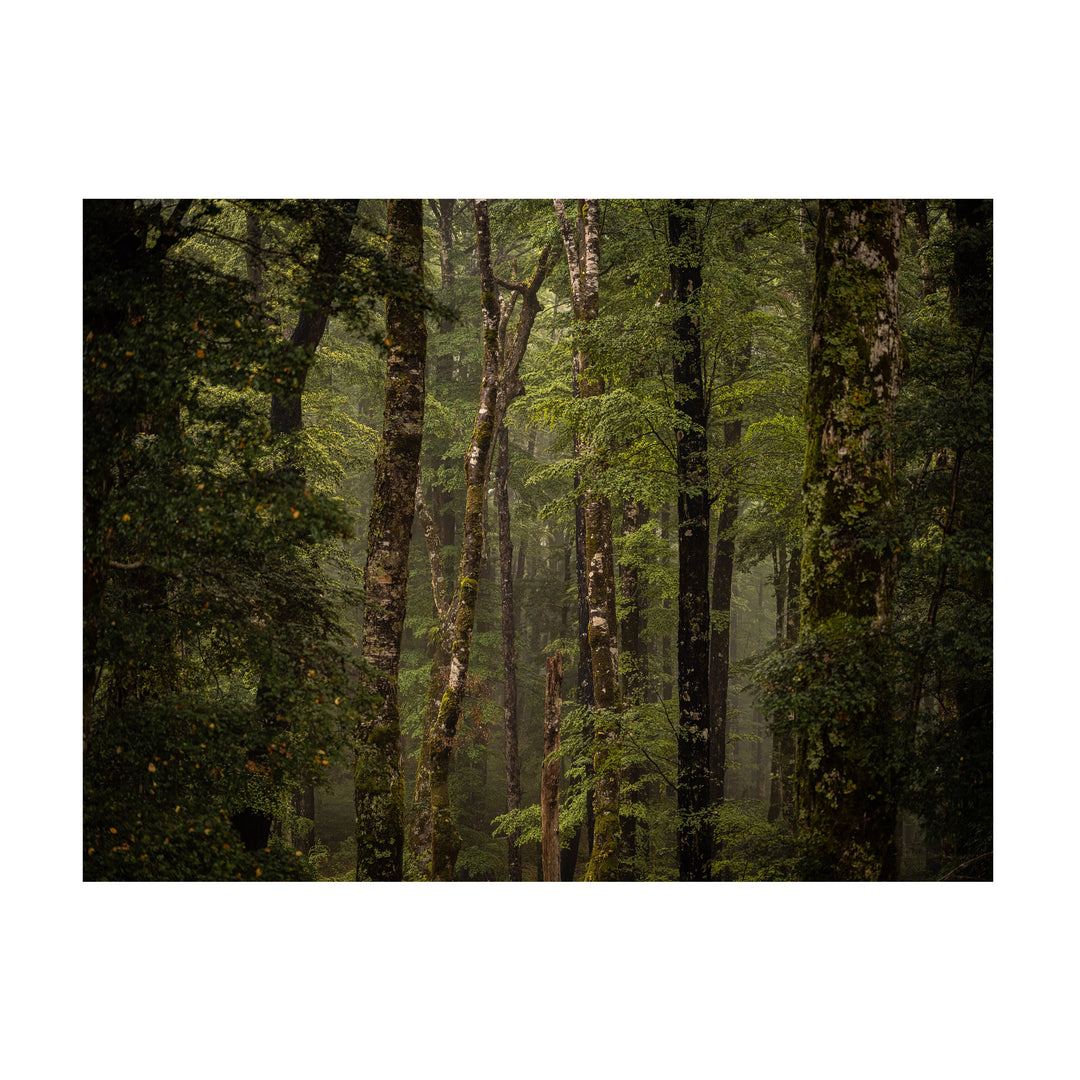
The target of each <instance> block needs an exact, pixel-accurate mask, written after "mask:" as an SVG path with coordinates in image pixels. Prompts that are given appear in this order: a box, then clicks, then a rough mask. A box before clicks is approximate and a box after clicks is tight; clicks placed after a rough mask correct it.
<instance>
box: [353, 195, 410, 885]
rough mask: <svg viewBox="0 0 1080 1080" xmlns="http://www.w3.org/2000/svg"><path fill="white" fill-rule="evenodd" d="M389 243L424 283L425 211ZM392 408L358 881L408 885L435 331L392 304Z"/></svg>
mask: <svg viewBox="0 0 1080 1080" xmlns="http://www.w3.org/2000/svg"><path fill="white" fill-rule="evenodd" d="M386 220H387V236H388V244H389V252H390V256H391V258H392V259H394V260H395V261H396V262H397V263H399V264H400V265H401V266H402V267H403V268H407V269H409V270H411V271H412V272H413V273H415V274H416V275H417V277H418V278H419V279H422V278H423V273H424V229H423V224H424V221H423V204H422V203H421V201H420V200H419V199H389V200H387V204H386ZM386 336H387V341H388V342H389V345H390V355H389V357H388V359H387V365H386V405H385V409H384V413H383V431H382V438H381V440H380V442H379V450H378V453H377V455H376V458H375V479H374V487H373V491H372V502H371V513H370V515H369V517H368V542H367V564H366V567H365V570H364V595H365V603H364V624H363V643H362V649H363V655H364V659H365V661H366V662H367V663H368V664H369V665H370V666H371V667H372V669H373V671H374V676H373V680H372V689H373V690H374V691H375V692H376V693H377V694H378V695H379V697H380V698H381V699H382V703H381V705H380V706H379V711H378V713H377V714H376V715H375V716H374V717H373V718H372V719H371V720H370V721H369V722H367V723H366V724H364V725H363V726H361V727H360V729H359V730H358V731H357V733H356V744H355V750H356V766H355V780H356V785H355V805H356V880H357V881H369V880H370V881H400V880H401V878H402V867H403V857H404V841H405V834H404V812H405V797H404V787H403V780H402V775H401V721H400V717H399V713H398V665H399V662H400V660H401V634H402V628H403V627H404V624H405V605H406V590H407V586H408V570H409V547H410V540H411V537H412V526H413V515H414V509H415V505H414V501H413V500H411V499H408V498H405V499H403V498H401V493H402V492H403V491H406V492H411V491H415V489H416V486H417V478H418V474H419V465H420V446H421V441H422V438H423V429H424V389H425V388H424V374H425V366H426V361H427V325H426V322H425V319H424V315H423V313H422V312H417V311H416V310H415V309H411V308H410V306H408V305H405V304H402V302H401V301H400V300H398V299H396V298H395V297H387V300H386Z"/></svg>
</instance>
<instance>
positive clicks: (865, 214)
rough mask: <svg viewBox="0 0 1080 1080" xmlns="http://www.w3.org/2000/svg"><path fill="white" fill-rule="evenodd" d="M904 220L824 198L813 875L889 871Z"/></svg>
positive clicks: (814, 515) (805, 626) (811, 421)
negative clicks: (888, 646) (890, 656)
mask: <svg viewBox="0 0 1080 1080" xmlns="http://www.w3.org/2000/svg"><path fill="white" fill-rule="evenodd" d="M902 219H903V204H902V203H900V202H898V201H895V200H883V201H869V202H867V201H858V200H851V201H822V203H821V208H820V215H819V224H818V246H817V274H816V282H815V295H814V323H813V331H812V336H811V348H810V377H809V383H808V388H807V397H806V421H807V434H808V438H807V454H806V465H805V471H804V477H803V494H804V507H805V511H804V512H805V526H804V531H803V560H802V622H801V631H800V633H801V636H800V643H801V644H805V645H807V646H808V648H809V650H810V651H809V653H808V657H809V656H810V655H812V656H813V661H812V664H811V667H810V668H808V670H807V671H806V672H805V679H806V681H807V685H808V686H811V687H814V688H816V689H817V690H818V691H820V693H819V694H818V697H819V698H820V700H821V701H822V702H824V705H823V707H820V708H819V707H815V708H813V709H810V708H807V709H804V710H802V712H801V715H797V716H796V731H797V745H796V773H797V777H796V783H797V796H798V805H797V815H798V818H799V822H800V824H801V826H802V828H803V830H804V835H805V836H806V837H807V839H808V841H809V846H810V850H811V851H812V852H813V857H814V859H815V865H816V876H820V877H836V878H840V879H866V878H870V879H878V878H887V877H890V876H892V875H893V874H894V873H895V866H894V851H893V831H894V825H895V819H896V800H895V795H894V788H895V779H894V777H893V776H892V773H891V767H890V764H889V732H890V716H889V709H890V693H889V683H888V678H887V656H886V654H885V651H884V650H885V646H884V644H883V642H884V637H883V631H885V630H886V629H887V627H888V623H889V619H890V615H891V609H892V592H893V583H894V580H895V572H896V568H895V548H896V542H895V540H894V533H895V527H894V524H893V522H892V520H891V514H892V494H893V488H892V485H893V475H892V474H893V458H892V451H891V448H890V442H889V440H890V435H891V432H890V425H891V422H892V414H893V404H894V402H895V399H896V395H897V393H898V390H899V384H900V375H901V368H902V362H903V357H902V349H901V344H900V336H899V304H898V284H897V268H898V264H899V244H900V225H901V222H902ZM825 687H828V690H826V689H825ZM834 691H835V692H834ZM830 699H831V700H830ZM815 700H817V698H815Z"/></svg>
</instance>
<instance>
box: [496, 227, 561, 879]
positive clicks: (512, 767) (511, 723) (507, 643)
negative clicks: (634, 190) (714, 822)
mask: <svg viewBox="0 0 1080 1080" xmlns="http://www.w3.org/2000/svg"><path fill="white" fill-rule="evenodd" d="M553 266H554V260H553V259H552V257H551V249H550V247H545V248H544V249H543V251H541V253H540V258H539V259H538V260H537V264H536V272H535V273H534V274H533V277H532V279H531V280H530V281H529V282H528V283H527V284H524V285H523V284H520V283H517V282H509V281H499V284H501V285H505V286H506V287H507V288H509V289H512V290H514V293H515V296H518V295H520V296H521V297H522V300H523V302H522V307H521V314H520V315H519V317H518V323H517V328H516V332H515V335H514V341H513V342H512V343H511V345H510V348H509V349H505V348H500V350H499V351H500V355H504V360H503V363H502V365H501V370H500V372H499V389H498V394H497V395H496V414H497V422H498V460H497V464H496V467H495V504H496V508H497V512H498V519H499V577H500V583H501V607H502V639H503V690H504V694H503V727H504V729H505V733H506V807H507V810H517V809H518V808H519V807H520V805H521V766H520V763H519V760H518V720H517V659H516V656H515V632H516V627H515V619H514V574H513V563H514V550H513V543H512V540H511V536H510V495H509V490H508V482H509V478H510V433H509V431H508V430H507V427H506V414H507V411H508V410H509V408H510V404H511V402H512V401H513V400H514V398H515V397H517V395H518V394H519V393H520V392H521V391H522V390H523V389H524V385H523V383H522V381H521V379H520V377H519V376H518V368H519V366H520V364H521V361H522V360H523V359H524V357H525V349H526V348H527V347H528V343H529V336H530V334H531V333H532V327H533V323H534V322H535V321H536V316H537V315H538V314H539V312H540V301H539V300H538V298H537V294H538V293H539V291H540V286H541V285H542V284H543V282H544V279H545V278H546V277H547V275H548V274H549V273H550V272H551V269H552V267H553ZM509 314H510V313H509V310H507V309H506V308H505V307H503V310H502V314H501V317H500V329H501V331H502V333H503V338H502V341H503V342H505V332H506V328H507V321H508V319H509ZM507 850H508V856H509V876H510V880H511V881H520V880H521V849H520V848H519V847H518V843H517V833H516V832H514V833H511V834H510V836H509V837H508V838H507Z"/></svg>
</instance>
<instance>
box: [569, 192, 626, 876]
mask: <svg viewBox="0 0 1080 1080" xmlns="http://www.w3.org/2000/svg"><path fill="white" fill-rule="evenodd" d="M554 204H555V214H556V218H557V219H558V223H559V232H560V233H561V235H562V239H563V247H564V248H565V250H566V260H567V266H568V268H569V271H570V284H571V288H572V297H571V299H572V303H573V310H574V322H575V347H574V374H575V376H576V377H577V383H578V392H579V393H580V395H581V396H582V397H591V396H595V395H599V394H602V393H603V391H604V387H603V382H602V381H601V380H599V379H596V378H594V377H593V376H592V374H591V373H590V371H589V365H588V360H587V357H588V333H589V327H590V323H591V322H592V321H593V320H594V319H595V318H596V316H597V313H598V310H599V300H600V288H599V283H600V206H599V202H598V201H597V200H596V199H586V200H584V201H583V202H582V203H580V204H579V212H578V229H577V234H576V235H575V230H574V229H573V228H572V227H571V225H570V222H569V220H568V219H567V216H566V209H565V207H564V205H563V202H562V200H561V199H555V200H554ZM585 565H586V576H587V587H588V597H589V649H590V653H591V659H592V674H593V696H594V698H595V701H596V708H597V713H596V718H595V732H594V741H593V745H594V750H593V769H594V781H595V789H594V796H593V806H594V814H595V819H594V833H593V848H592V854H591V856H590V859H589V869H588V871H587V873H586V879H587V880H593V881H615V880H617V878H618V874H619V835H620V827H619V771H618V767H617V764H616V761H617V750H618V742H619V713H620V712H621V709H622V699H621V695H620V693H619V662H618V642H617V637H616V625H615V619H614V615H613V613H614V595H615V567H614V559H613V557H612V542H611V504H610V502H609V500H608V499H607V497H606V496H604V495H603V494H601V493H600V491H599V490H597V489H596V488H595V486H594V485H593V484H592V483H591V482H590V479H589V477H588V476H586V477H585Z"/></svg>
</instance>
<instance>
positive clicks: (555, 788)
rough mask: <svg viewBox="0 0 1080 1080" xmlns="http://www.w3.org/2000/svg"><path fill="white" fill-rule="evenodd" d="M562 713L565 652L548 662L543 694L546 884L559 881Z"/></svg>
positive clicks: (542, 841)
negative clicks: (563, 657) (560, 736)
mask: <svg viewBox="0 0 1080 1080" xmlns="http://www.w3.org/2000/svg"><path fill="white" fill-rule="evenodd" d="M561 710H562V653H558V652H557V653H555V654H554V655H553V656H549V657H548V661H547V687H546V692H545V695H544V765H543V769H542V771H541V776H540V846H541V862H542V865H543V870H544V880H545V881H559V880H560V878H561V873H560V865H559V861H560V860H559V856H560V848H559V769H560V763H559V719H560V715H561Z"/></svg>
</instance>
